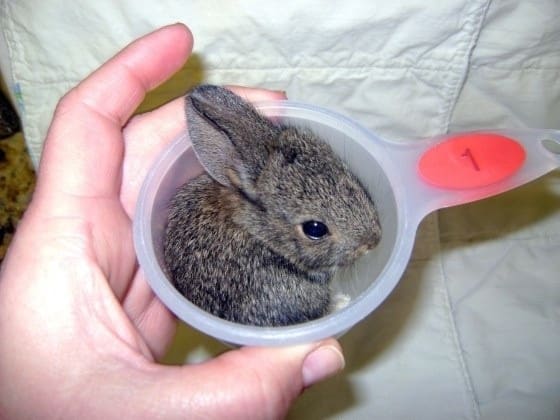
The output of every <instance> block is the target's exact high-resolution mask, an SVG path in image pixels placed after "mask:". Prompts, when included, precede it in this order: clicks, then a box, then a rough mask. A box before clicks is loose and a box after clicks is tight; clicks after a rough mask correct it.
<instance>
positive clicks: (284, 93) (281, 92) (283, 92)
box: [274, 90, 288, 99]
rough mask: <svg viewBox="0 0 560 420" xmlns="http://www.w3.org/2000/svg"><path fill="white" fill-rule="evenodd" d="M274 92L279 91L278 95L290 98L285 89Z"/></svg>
mask: <svg viewBox="0 0 560 420" xmlns="http://www.w3.org/2000/svg"><path fill="white" fill-rule="evenodd" d="M274 92H275V93H277V94H278V96H281V97H282V98H284V99H288V94H287V93H286V91H285V90H275V91H274Z"/></svg>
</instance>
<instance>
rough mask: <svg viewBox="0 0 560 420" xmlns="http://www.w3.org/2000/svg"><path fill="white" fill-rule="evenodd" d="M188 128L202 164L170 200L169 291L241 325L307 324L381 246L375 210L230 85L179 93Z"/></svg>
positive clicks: (333, 166)
mask: <svg viewBox="0 0 560 420" xmlns="http://www.w3.org/2000/svg"><path fill="white" fill-rule="evenodd" d="M185 101H186V115H187V123H188V130H189V135H190V138H191V140H192V143H193V147H194V151H195V154H196V155H197V157H198V159H199V160H200V162H201V163H202V165H203V166H204V168H205V169H206V171H207V174H202V175H200V176H198V177H197V178H195V179H193V180H191V181H189V182H187V183H186V184H185V185H183V186H182V187H181V188H180V189H179V191H178V192H177V194H176V195H175V196H174V198H173V199H172V201H171V204H170V214H169V220H168V226H167V229H166V236H165V239H164V242H165V243H164V253H165V263H166V265H167V268H168V271H169V273H170V275H171V277H172V280H173V283H174V284H175V286H176V288H177V289H178V290H179V291H180V292H181V293H182V294H183V295H184V296H185V297H187V298H188V299H189V300H190V301H191V302H193V303H194V304H196V305H198V306H199V307H201V308H203V309H205V310H206V311H208V312H210V313H212V314H214V315H216V316H218V317H221V318H224V319H227V320H230V321H233V322H237V323H242V324H250V325H258V326H282V325H291V324H296V323H301V322H305V321H308V320H313V319H316V318H319V317H321V316H323V315H325V314H327V313H328V312H329V311H330V310H331V309H332V306H333V299H332V298H331V296H330V285H329V283H330V280H331V278H332V276H333V274H334V272H335V271H336V269H337V267H339V266H345V265H348V264H350V263H351V262H352V261H354V260H355V259H356V258H357V257H359V256H360V255H362V254H364V253H365V252H367V251H368V250H370V249H372V248H373V247H375V246H376V245H377V243H378V242H379V240H380V235H381V228H380V225H379V220H378V215H377V211H376V208H375V206H374V204H373V202H372V200H371V199H370V198H369V196H368V194H367V193H366V191H365V190H364V188H363V187H362V186H361V185H360V183H359V181H358V180H357V179H356V177H354V176H353V175H352V174H351V173H350V172H349V171H348V169H347V168H346V167H345V165H344V164H343V162H342V161H341V160H340V159H339V158H338V157H337V156H336V155H335V154H334V153H333V151H332V150H331V148H330V146H328V145H327V144H326V143H324V142H323V141H322V140H320V139H318V138H317V137H316V136H315V135H314V134H312V133H311V132H310V131H308V130H304V129H300V128H295V127H290V126H283V125H278V124H275V123H273V122H272V121H270V120H269V119H267V118H265V117H263V116H262V115H260V114H259V113H258V112H257V110H256V109H255V108H254V107H253V106H251V105H249V104H248V103H246V102H245V101H243V100H242V99H241V98H240V97H239V96H237V95H235V94H233V93H232V92H230V91H229V90H227V89H225V88H222V87H218V86H212V85H203V86H199V87H197V88H195V89H194V90H193V91H191V93H190V94H189V95H187V96H186V99H185Z"/></svg>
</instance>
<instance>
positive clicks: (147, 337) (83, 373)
mask: <svg viewBox="0 0 560 420" xmlns="http://www.w3.org/2000/svg"><path fill="white" fill-rule="evenodd" d="M191 48H192V37H191V35H190V32H189V31H188V30H187V29H186V28H185V27H184V26H183V25H172V26H168V27H165V28H162V29H160V30H158V31H156V32H154V33H152V34H150V35H147V36H146V37H144V38H141V39H140V40H138V41H136V42H134V43H132V44H131V45H129V46H128V47H127V48H126V49H124V50H123V51H122V52H121V53H119V54H118V55H117V56H115V57H114V58H113V59H111V60H110V61H109V62H107V63H106V64H105V65H104V66H102V67H101V68H100V69H99V70H97V71H96V72H94V73H93V74H92V75H91V76H90V77H88V78H87V79H86V80H84V81H83V82H82V83H80V84H79V85H78V86H77V87H76V88H74V89H73V90H71V91H70V92H69V93H68V94H67V95H66V96H65V97H64V98H63V99H62V100H61V102H60V103H59V105H58V107H57V109H56V112H55V116H54V119H53V121H52V124H51V127H50V129H49V132H48V136H47V139H46V142H45V147H44V152H43V156H42V160H41V164H40V168H39V172H38V183H37V188H36V191H35V194H34V197H33V200H32V202H31V203H30V206H29V208H28V210H27V212H26V214H25V216H24V218H23V220H22V221H21V223H20V225H19V226H18V230H17V233H16V235H15V237H14V239H13V242H12V245H11V247H10V249H9V250H8V254H7V255H6V258H5V260H4V263H3V266H2V271H1V274H0V276H1V277H0V417H1V418H4V417H6V418H79V417H80V416H84V415H85V416H86V417H87V418H103V419H110V418H119V417H120V418H134V419H138V418H179V417H181V418H183V417H197V416H204V417H209V418H215V417H225V416H227V417H228V418H238V417H239V418H246V417H247V416H250V417H251V418H275V417H282V416H283V415H284V414H285V413H286V412H287V410H288V409H289V407H290V405H291V403H292V402H293V401H294V400H295V398H296V397H297V396H298V395H299V394H300V393H301V392H302V391H303V389H305V388H306V387H308V386H310V385H312V384H314V383H315V382H317V381H319V380H321V379H323V378H325V377H327V376H330V375H331V374H333V373H335V372H336V371H338V370H340V369H341V368H342V365H343V357H342V353H341V350H340V346H339V345H338V343H337V342H336V341H334V340H327V341H324V342H321V343H314V344H307V345H300V346H294V347H289V348H271V349H266V348H242V349H238V350H233V351H229V352H227V353H225V354H223V355H221V356H219V357H217V358H215V359H213V360H210V361H208V362H205V363H202V364H199V365H192V366H163V365H160V364H158V363H157V359H158V358H159V357H161V356H162V355H163V353H164V351H165V348H166V346H167V344H168V343H169V341H170V340H171V338H172V336H173V333H174V331H175V324H176V321H175V319H174V317H173V316H172V314H170V313H169V311H168V310H167V309H166V308H165V307H164V306H163V304H162V303H161V302H160V301H159V300H158V299H157V298H156V297H155V296H154V294H153V293H152V291H151V289H150V288H149V286H148V284H147V283H146V282H145V280H144V279H143V277H142V272H141V270H139V269H138V266H137V262H136V256H135V253H134V248H133V244H132V234H131V220H132V218H133V214H134V205H135V202H136V199H137V195H138V191H139V188H140V184H141V182H142V180H143V179H144V177H145V174H146V172H147V170H148V168H149V166H150V164H151V161H152V159H153V157H154V156H155V155H156V154H157V153H158V152H159V151H160V150H161V149H162V148H163V147H164V146H165V145H166V144H167V143H168V142H169V141H170V140H172V139H173V138H174V137H175V136H176V135H178V134H179V133H180V132H181V131H183V130H184V129H185V126H184V124H185V122H184V112H183V101H182V100H181V99H178V100H175V101H173V102H170V103H168V104H167V105H164V106H163V107H161V108H159V109H157V110H155V111H152V112H150V113H147V114H143V115H139V116H135V117H133V118H131V115H132V113H133V111H134V110H135V109H136V107H137V106H138V105H139V103H140V102H141V101H142V99H143V98H144V95H145V93H146V92H147V91H148V90H150V89H152V88H154V87H155V86H157V85H158V84H160V83H162V82H163V81H164V80H165V79H167V78H168V77H170V76H171V75H172V73H173V72H175V71H177V70H178V69H179V68H180V67H181V66H182V65H183V63H184V61H185V60H186V59H187V57H188V55H189V54H190V51H191ZM236 92H237V93H239V94H241V95H244V96H246V97H247V98H248V99H249V100H258V99H273V98H275V97H279V95H280V96H281V94H280V93H277V92H276V93H275V92H267V91H263V90H251V89H247V88H237V89H236Z"/></svg>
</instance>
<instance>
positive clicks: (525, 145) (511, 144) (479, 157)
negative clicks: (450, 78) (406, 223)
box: [390, 129, 560, 220]
mask: <svg viewBox="0 0 560 420" xmlns="http://www.w3.org/2000/svg"><path fill="white" fill-rule="evenodd" d="M390 148H391V149H392V150H391V151H390V154H391V155H392V156H393V157H394V163H395V164H396V166H397V167H398V168H399V170H398V172H399V175H400V177H401V179H402V184H403V190H404V191H403V193H404V194H405V195H406V200H405V201H406V202H408V203H409V206H410V209H411V210H410V211H411V213H413V214H414V215H416V217H418V220H421V219H422V218H423V217H425V216H426V215H427V214H428V213H430V212H432V211H434V210H437V209H440V208H444V207H450V206H454V205H459V204H464V203H468V202H472V201H476V200H480V199H483V198H486V197H490V196H494V195H497V194H500V193H502V192H505V191H508V190H511V189H513V188H516V187H518V186H520V185H523V184H525V183H527V182H530V181H533V180H534V179H536V178H539V177H541V176H542V175H544V174H546V173H548V172H550V171H551V170H553V169H556V168H558V167H560V131H559V130H543V129H511V130H486V131H476V132H468V133H454V134H449V135H445V136H440V137H437V138H432V139H426V140H422V141H419V142H417V143H415V144H413V145H410V144H409V145H403V144H400V145H396V144H391V146H390Z"/></svg>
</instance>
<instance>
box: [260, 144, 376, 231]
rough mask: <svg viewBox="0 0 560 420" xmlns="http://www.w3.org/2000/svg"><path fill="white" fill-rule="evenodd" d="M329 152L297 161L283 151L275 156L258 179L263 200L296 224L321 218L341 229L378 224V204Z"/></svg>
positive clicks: (270, 208)
mask: <svg viewBox="0 0 560 420" xmlns="http://www.w3.org/2000/svg"><path fill="white" fill-rule="evenodd" d="M329 153H330V154H329V156H324V155H323V156H316V155H308V154H302V155H300V156H298V158H296V159H293V160H287V159H286V157H285V156H283V155H282V154H281V153H280V154H279V155H277V156H276V157H274V156H271V159H270V160H269V162H268V165H267V166H266V167H265V169H264V170H263V172H262V173H261V176H260V177H259V180H258V184H259V187H258V190H260V192H261V194H262V197H261V199H262V201H263V203H268V205H267V207H269V210H272V211H274V209H278V210H280V211H281V212H282V214H283V215H284V217H285V218H286V219H289V222H290V223H294V224H295V223H301V222H303V221H305V220H310V219H317V220H320V221H323V222H325V223H328V224H330V225H333V224H335V225H336V226H339V227H340V229H341V230H347V229H348V228H349V227H352V226H354V225H357V226H360V225H373V224H375V223H376V217H377V216H376V211H375V207H374V205H373V203H372V201H371V199H370V198H369V196H368V195H367V193H366V191H365V190H364V188H363V187H362V186H361V185H360V183H359V181H358V180H357V179H356V178H355V177H354V176H353V175H352V173H351V172H350V171H348V170H347V168H346V167H345V166H344V164H343V163H342V161H341V160H340V159H338V158H336V157H334V156H333V155H332V152H330V151H329ZM348 225H350V226H348ZM331 228H333V226H331Z"/></svg>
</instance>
